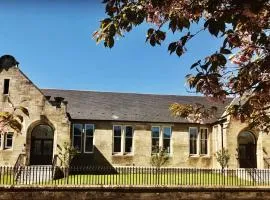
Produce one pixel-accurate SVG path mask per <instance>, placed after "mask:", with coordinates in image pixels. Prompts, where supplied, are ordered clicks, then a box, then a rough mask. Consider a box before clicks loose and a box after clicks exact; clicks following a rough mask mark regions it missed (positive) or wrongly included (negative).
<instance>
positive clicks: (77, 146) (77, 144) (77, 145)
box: [73, 136, 82, 152]
mask: <svg viewBox="0 0 270 200" xmlns="http://www.w3.org/2000/svg"><path fill="white" fill-rule="evenodd" d="M73 147H74V148H75V149H77V150H78V151H79V152H81V150H82V149H81V147H82V137H81V136H74V137H73Z"/></svg>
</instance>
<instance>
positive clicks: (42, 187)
mask: <svg viewBox="0 0 270 200" xmlns="http://www.w3.org/2000/svg"><path fill="white" fill-rule="evenodd" d="M39 190H40V191H53V190H57V191H72V190H77V191H86V190H87V191H108V192H109V191H122V192H125V191H126V192H130V191H137V192H145V191H148V192H149V191H150V192H168V191H176V192H177V191H178V192H185V191H190V192H202V191H203V192H214V191H223V192H249V191H253V192H270V187H266V186H242V187H239V186H235V187H232V186H216V187H215V186H203V187H202V186H130V185H127V186H123V185H121V186H117V185H115V186H106V185H54V186H45V185H29V186H25V185H7V186H0V191H39Z"/></svg>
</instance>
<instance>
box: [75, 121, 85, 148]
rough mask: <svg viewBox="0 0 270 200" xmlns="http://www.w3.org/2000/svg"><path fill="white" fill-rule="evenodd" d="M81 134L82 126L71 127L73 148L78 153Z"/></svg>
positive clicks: (80, 144) (80, 145) (80, 146)
mask: <svg viewBox="0 0 270 200" xmlns="http://www.w3.org/2000/svg"><path fill="white" fill-rule="evenodd" d="M82 133H83V125H82V124H74V125H73V147H74V148H76V149H77V150H78V151H79V152H81V151H82Z"/></svg>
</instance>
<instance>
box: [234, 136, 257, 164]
mask: <svg viewBox="0 0 270 200" xmlns="http://www.w3.org/2000/svg"><path fill="white" fill-rule="evenodd" d="M238 159H239V167H240V168H257V157H256V137H255V136H254V134H253V133H251V132H249V131H244V132H241V133H240V134H239V135H238Z"/></svg>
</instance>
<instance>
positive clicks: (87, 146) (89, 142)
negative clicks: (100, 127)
mask: <svg viewBox="0 0 270 200" xmlns="http://www.w3.org/2000/svg"><path fill="white" fill-rule="evenodd" d="M93 139H94V125H93V124H86V125H85V138H84V152H86V153H92V152H93V150H94V145H93Z"/></svg>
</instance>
